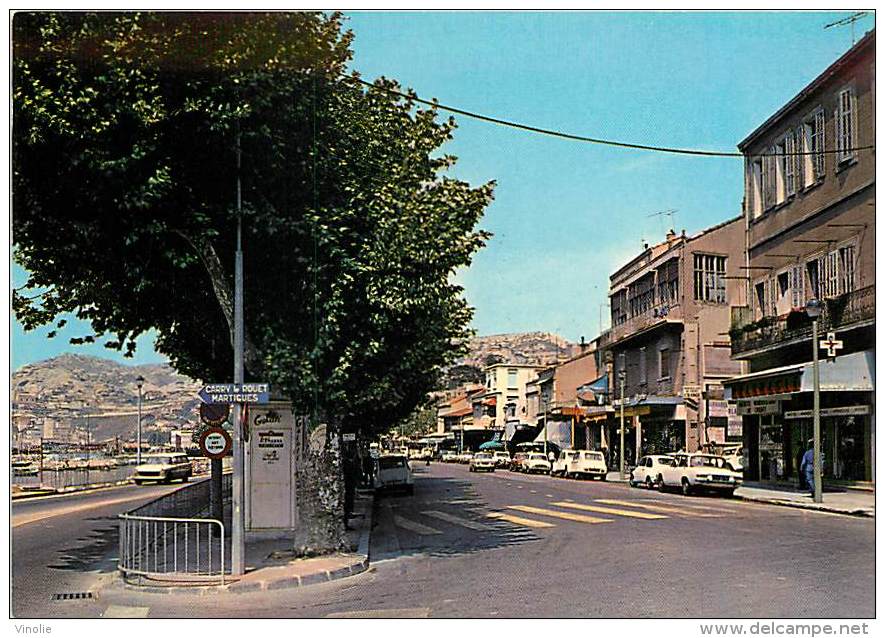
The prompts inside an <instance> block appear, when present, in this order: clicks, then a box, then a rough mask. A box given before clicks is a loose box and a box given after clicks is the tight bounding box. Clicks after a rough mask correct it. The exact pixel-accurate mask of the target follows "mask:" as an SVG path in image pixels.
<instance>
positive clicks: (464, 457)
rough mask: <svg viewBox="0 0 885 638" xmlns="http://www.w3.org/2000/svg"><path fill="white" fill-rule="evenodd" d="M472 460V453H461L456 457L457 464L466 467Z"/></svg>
mask: <svg viewBox="0 0 885 638" xmlns="http://www.w3.org/2000/svg"><path fill="white" fill-rule="evenodd" d="M472 458H473V452H461V454H459V455H458V463H461V464H462V465H467V464H468V463H470V459H472Z"/></svg>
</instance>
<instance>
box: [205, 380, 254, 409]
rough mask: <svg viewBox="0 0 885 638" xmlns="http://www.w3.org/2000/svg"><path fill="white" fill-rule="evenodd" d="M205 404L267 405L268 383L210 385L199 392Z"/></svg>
mask: <svg viewBox="0 0 885 638" xmlns="http://www.w3.org/2000/svg"><path fill="white" fill-rule="evenodd" d="M199 396H200V400H201V401H202V402H203V403H210V404H211V403H267V402H268V401H270V385H269V384H267V383H209V384H207V385H205V386H203V389H202V390H200V392H199Z"/></svg>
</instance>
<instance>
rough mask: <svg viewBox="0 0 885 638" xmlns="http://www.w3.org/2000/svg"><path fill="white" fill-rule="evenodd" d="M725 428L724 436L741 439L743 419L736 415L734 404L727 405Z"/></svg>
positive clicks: (735, 405)
mask: <svg viewBox="0 0 885 638" xmlns="http://www.w3.org/2000/svg"><path fill="white" fill-rule="evenodd" d="M726 427H727V430H726V436H728V437H740V438H743V436H744V418H743V417H742V416H740V415H739V414H738V412H737V404H736V403H729V404H728V424H727V426H726Z"/></svg>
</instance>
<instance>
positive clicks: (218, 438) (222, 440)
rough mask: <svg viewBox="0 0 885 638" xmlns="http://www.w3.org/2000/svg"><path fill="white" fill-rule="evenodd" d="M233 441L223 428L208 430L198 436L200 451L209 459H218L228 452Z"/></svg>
mask: <svg viewBox="0 0 885 638" xmlns="http://www.w3.org/2000/svg"><path fill="white" fill-rule="evenodd" d="M232 444H233V441H232V440H231V438H230V434H228V433H227V431H226V430H225V429H223V428H209V429H207V430H205V431H204V432H203V433H202V434H201V435H200V450H201V451H202V452H203V455H204V456H208V457H209V458H210V459H220V458H222V457H223V456H225V455H226V454H227V453H228V452H230V448H231V445H232Z"/></svg>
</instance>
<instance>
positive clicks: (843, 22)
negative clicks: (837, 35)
mask: <svg viewBox="0 0 885 638" xmlns="http://www.w3.org/2000/svg"><path fill="white" fill-rule="evenodd" d="M869 14H870V12H869V11H858V12H857V13H852V14H851V15H850V16H848V17H847V18H842V19H841V20H836V21H835V22H831V23H830V24H828V25H826V26H824V29H829V28H830V27H844V26H845V25H851V46H854V43H855V39H854V23H855V22H857V21H858V20H860V19H861V18H865V17H866V16H868V15H869Z"/></svg>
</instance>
